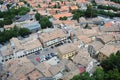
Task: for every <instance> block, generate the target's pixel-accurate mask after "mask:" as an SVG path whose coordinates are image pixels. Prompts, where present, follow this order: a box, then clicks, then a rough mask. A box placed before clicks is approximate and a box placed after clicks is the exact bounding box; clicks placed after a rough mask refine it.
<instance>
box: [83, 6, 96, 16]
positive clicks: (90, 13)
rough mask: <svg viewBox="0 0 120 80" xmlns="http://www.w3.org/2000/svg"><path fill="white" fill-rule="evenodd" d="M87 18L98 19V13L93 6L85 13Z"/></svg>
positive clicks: (88, 7)
mask: <svg viewBox="0 0 120 80" xmlns="http://www.w3.org/2000/svg"><path fill="white" fill-rule="evenodd" d="M85 16H86V17H87V18H93V17H97V11H96V10H94V9H93V7H92V6H91V5H89V6H87V10H86V12H85Z"/></svg>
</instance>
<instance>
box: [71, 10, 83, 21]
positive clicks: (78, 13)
mask: <svg viewBox="0 0 120 80" xmlns="http://www.w3.org/2000/svg"><path fill="white" fill-rule="evenodd" d="M72 13H73V18H72V19H73V20H77V21H78V22H79V18H80V17H82V16H85V11H82V10H75V11H73V12H72Z"/></svg>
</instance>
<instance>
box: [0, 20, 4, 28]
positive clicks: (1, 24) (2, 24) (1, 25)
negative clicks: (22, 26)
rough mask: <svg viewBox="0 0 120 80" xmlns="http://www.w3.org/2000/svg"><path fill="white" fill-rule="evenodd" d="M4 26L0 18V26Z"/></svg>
mask: <svg viewBox="0 0 120 80" xmlns="http://www.w3.org/2000/svg"><path fill="white" fill-rule="evenodd" d="M2 27H4V21H1V20H0V28H2Z"/></svg>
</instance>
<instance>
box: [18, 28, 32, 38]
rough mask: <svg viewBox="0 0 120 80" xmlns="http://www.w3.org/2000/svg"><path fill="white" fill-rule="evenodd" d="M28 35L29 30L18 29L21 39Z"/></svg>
mask: <svg viewBox="0 0 120 80" xmlns="http://www.w3.org/2000/svg"><path fill="white" fill-rule="evenodd" d="M30 33H31V32H30V30H29V29H27V28H20V30H19V35H21V36H22V37H24V36H26V35H28V34H30Z"/></svg>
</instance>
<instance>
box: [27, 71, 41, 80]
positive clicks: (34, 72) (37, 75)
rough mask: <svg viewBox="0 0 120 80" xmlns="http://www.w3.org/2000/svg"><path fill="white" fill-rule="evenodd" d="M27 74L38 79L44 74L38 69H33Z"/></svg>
mask: <svg viewBox="0 0 120 80" xmlns="http://www.w3.org/2000/svg"><path fill="white" fill-rule="evenodd" d="M27 76H29V78H30V79H31V80H37V79H38V78H39V77H43V75H42V74H41V73H40V72H39V71H38V70H34V71H32V72H31V73H29V74H28V75H27Z"/></svg>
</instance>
